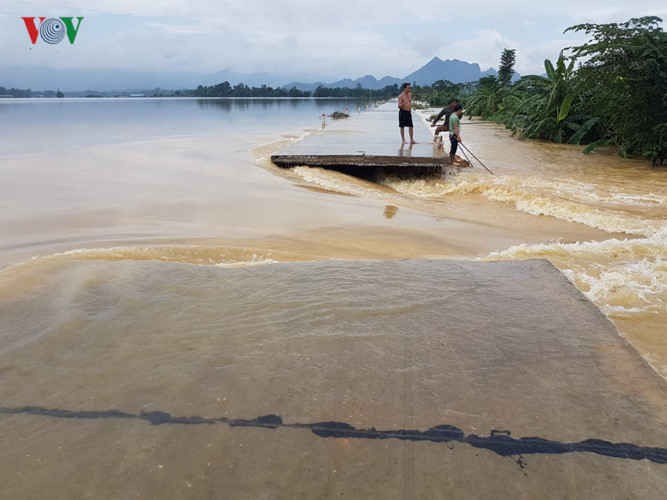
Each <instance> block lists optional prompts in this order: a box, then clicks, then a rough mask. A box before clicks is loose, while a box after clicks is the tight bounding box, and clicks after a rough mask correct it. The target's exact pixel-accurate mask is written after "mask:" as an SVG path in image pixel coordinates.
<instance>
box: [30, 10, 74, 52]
mask: <svg viewBox="0 0 667 500" xmlns="http://www.w3.org/2000/svg"><path fill="white" fill-rule="evenodd" d="M21 19H23V22H24V23H25V29H26V30H28V36H29V37H30V41H31V42H32V44H33V45H35V44H36V43H37V36H38V35H39V37H40V38H41V39H42V40H43V41H44V42H46V43H48V44H50V45H55V44H57V43H60V42H62V41H63V39H64V38H65V33H67V39H68V40H69V43H70V44H73V43H74V40H76V35H77V34H78V33H79V28H80V27H81V21H83V16H79V17H77V18H74V17H49V18H48V19H47V18H46V17H37V18H35V17H22V18H21ZM35 19H39V25H37V23H36V22H35ZM73 19H76V20H77V24H76V27H75V26H74V21H73Z"/></svg>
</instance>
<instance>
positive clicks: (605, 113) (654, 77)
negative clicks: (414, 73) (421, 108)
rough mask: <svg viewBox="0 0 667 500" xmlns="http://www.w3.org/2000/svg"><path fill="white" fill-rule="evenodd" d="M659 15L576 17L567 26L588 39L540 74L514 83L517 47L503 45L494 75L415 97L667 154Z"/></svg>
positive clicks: (666, 57)
mask: <svg viewBox="0 0 667 500" xmlns="http://www.w3.org/2000/svg"><path fill="white" fill-rule="evenodd" d="M661 22H662V19H660V18H658V17H653V16H650V17H642V18H636V19H630V20H629V21H627V22H624V23H608V24H591V23H587V24H578V25H575V26H571V27H569V28H567V29H566V30H565V32H581V33H585V34H586V35H587V37H588V41H587V42H586V43H584V44H582V45H579V46H575V47H567V48H565V49H563V50H562V51H561V53H560V55H559V57H558V59H556V60H555V61H553V62H552V61H550V60H548V59H547V60H545V62H544V70H545V73H544V74H543V75H540V76H537V75H529V76H524V77H522V78H521V79H519V80H518V81H517V82H515V83H512V74H513V71H514V70H513V67H514V63H515V58H516V53H515V51H514V50H511V49H505V50H504V51H503V54H502V56H501V61H500V67H499V71H498V74H497V76H495V77H494V76H489V77H485V78H482V79H480V80H479V82H477V83H476V84H474V85H470V84H453V83H451V82H444V81H440V82H436V83H435V84H433V86H431V87H430V88H429V87H427V88H417V89H416V92H415V94H416V96H417V98H418V99H422V100H425V101H428V102H429V103H430V104H431V105H432V106H441V105H444V104H446V103H448V102H449V101H450V100H451V99H452V98H457V99H459V100H460V101H461V102H463V104H464V106H465V108H466V111H467V113H468V114H469V115H475V116H481V117H482V118H483V119H487V120H492V121H495V122H498V123H502V124H504V125H505V126H506V127H508V128H509V129H510V130H512V132H513V133H515V134H517V135H520V136H522V137H527V138H535V139H546V140H549V141H553V142H558V143H569V144H582V145H586V148H585V149H584V152H585V153H589V152H591V151H593V150H595V149H596V148H598V147H600V146H614V147H616V148H617V150H618V152H619V153H620V154H621V155H623V156H643V157H645V158H647V159H649V160H652V161H653V162H654V164H655V163H657V162H663V161H664V158H665V156H666V151H667V35H666V34H665V33H664V31H663V30H662V28H661V26H660V23H661Z"/></svg>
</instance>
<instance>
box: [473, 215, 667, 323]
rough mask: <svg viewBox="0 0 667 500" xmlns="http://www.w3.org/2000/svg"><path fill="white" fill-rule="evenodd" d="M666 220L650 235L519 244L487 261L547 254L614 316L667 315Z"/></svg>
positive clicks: (541, 256) (547, 256) (600, 305)
mask: <svg viewBox="0 0 667 500" xmlns="http://www.w3.org/2000/svg"><path fill="white" fill-rule="evenodd" d="M666 256H667V224H666V225H665V226H663V227H662V228H661V229H660V230H659V231H656V232H655V233H654V234H653V235H651V236H649V237H647V238H636V239H609V240H605V241H598V242H578V243H543V244H537V245H527V244H522V245H516V246H513V247H510V248H508V249H506V250H503V251H500V252H493V253H491V254H489V255H488V256H487V257H486V260H499V259H500V260H505V259H507V260H512V259H528V258H546V259H549V260H550V261H551V262H552V263H553V264H554V265H556V266H557V267H558V268H559V269H561V270H562V271H563V273H564V274H565V275H566V276H567V277H568V278H569V279H570V280H571V281H572V282H573V283H574V284H575V285H576V286H577V288H579V289H580V290H582V291H583V292H584V294H586V296H588V297H589V298H590V299H591V300H592V301H593V302H595V303H596V304H597V305H598V306H599V307H600V308H601V309H602V311H603V312H605V313H606V314H608V315H609V316H611V317H622V316H627V315H633V314H667V259H666Z"/></svg>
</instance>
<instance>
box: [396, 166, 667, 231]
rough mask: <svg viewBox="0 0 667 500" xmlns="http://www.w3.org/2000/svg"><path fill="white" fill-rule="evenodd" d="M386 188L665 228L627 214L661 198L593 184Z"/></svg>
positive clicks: (617, 227) (621, 226)
mask: <svg viewBox="0 0 667 500" xmlns="http://www.w3.org/2000/svg"><path fill="white" fill-rule="evenodd" d="M387 185H388V186H390V187H392V188H393V189H395V190H396V191H398V192H400V193H402V194H405V195H410V196H417V197H421V198H429V199H436V198H439V197H443V196H448V195H467V194H479V195H482V196H484V197H486V198H487V199H489V200H492V201H498V202H503V203H510V204H512V205H513V206H514V207H515V208H516V209H518V210H521V211H523V212H526V213H529V214H532V215H548V216H551V217H556V218H558V219H562V220H566V221H570V222H576V223H580V224H585V225H587V226H590V227H594V228H596V229H601V230H603V231H608V232H622V233H626V234H632V235H639V236H650V235H652V234H654V233H655V232H656V231H659V230H660V228H661V227H662V225H663V224H664V221H662V220H652V219H648V218H645V217H642V216H639V215H635V214H631V213H627V212H625V211H624V208H628V205H630V206H638V205H639V206H644V205H647V204H650V205H651V206H655V205H662V204H665V199H664V197H662V196H659V195H655V194H649V195H634V194H627V193H620V192H615V193H604V192H600V191H599V190H598V191H596V189H595V186H593V185H587V184H585V183H577V182H573V181H566V180H559V179H553V180H551V179H544V178H539V177H518V176H513V175H506V176H497V177H491V176H489V175H484V174H472V173H469V174H466V175H459V176H453V177H448V178H447V179H446V180H435V181H434V180H419V179H418V180H399V179H388V180H387ZM601 205H607V206H601Z"/></svg>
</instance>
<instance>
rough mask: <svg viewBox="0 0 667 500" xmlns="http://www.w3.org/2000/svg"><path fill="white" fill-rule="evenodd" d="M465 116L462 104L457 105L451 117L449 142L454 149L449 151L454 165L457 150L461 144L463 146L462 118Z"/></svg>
mask: <svg viewBox="0 0 667 500" xmlns="http://www.w3.org/2000/svg"><path fill="white" fill-rule="evenodd" d="M462 116H463V107H462V106H461V105H460V104H457V105H456V107H455V108H454V112H453V113H452V114H451V115H449V142H450V143H451V145H452V147H451V149H450V150H449V161H451V162H452V163H454V161H455V160H456V150H457V149H458V147H459V143H461V144H463V141H462V140H461V117H462Z"/></svg>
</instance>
